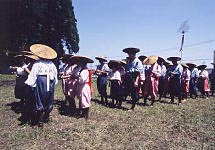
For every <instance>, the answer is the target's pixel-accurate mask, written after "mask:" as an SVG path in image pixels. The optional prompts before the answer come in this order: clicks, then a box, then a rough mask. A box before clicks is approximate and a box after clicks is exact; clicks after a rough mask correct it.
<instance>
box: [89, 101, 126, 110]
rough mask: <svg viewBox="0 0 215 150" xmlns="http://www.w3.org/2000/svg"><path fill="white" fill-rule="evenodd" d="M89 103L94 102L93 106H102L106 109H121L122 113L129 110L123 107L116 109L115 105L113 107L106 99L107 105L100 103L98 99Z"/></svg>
mask: <svg viewBox="0 0 215 150" xmlns="http://www.w3.org/2000/svg"><path fill="white" fill-rule="evenodd" d="M91 101H92V102H94V103H95V104H98V105H102V106H104V107H107V108H112V109H121V110H124V111H127V110H129V109H128V108H126V107H123V106H121V107H116V106H115V105H113V104H112V103H111V102H110V100H109V99H108V104H104V103H102V102H101V100H99V99H91Z"/></svg>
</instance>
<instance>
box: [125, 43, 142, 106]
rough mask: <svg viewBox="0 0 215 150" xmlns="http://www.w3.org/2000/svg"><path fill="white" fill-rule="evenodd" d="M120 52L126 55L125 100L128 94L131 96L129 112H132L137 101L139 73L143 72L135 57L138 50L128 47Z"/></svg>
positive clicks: (139, 62) (140, 63)
mask: <svg viewBox="0 0 215 150" xmlns="http://www.w3.org/2000/svg"><path fill="white" fill-rule="evenodd" d="M122 51H123V52H125V53H127V54H128V57H127V58H126V66H125V71H126V74H125V98H126V97H127V96H128V95H129V94H131V98H132V106H131V110H134V107H135V105H136V102H137V101H138V99H139V87H138V85H139V84H138V83H139V78H140V72H141V71H142V70H143V66H142V62H141V61H140V60H139V59H138V58H137V57H136V53H138V52H139V51H140V49H139V48H133V47H129V48H125V49H123V50H122Z"/></svg>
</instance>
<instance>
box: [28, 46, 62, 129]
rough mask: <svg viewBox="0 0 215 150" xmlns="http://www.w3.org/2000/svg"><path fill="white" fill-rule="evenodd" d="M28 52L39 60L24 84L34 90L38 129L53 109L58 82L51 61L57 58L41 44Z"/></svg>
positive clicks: (50, 49)
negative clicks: (55, 87)
mask: <svg viewBox="0 0 215 150" xmlns="http://www.w3.org/2000/svg"><path fill="white" fill-rule="evenodd" d="M30 50H31V52H32V53H33V54H34V55H36V56H37V57H39V58H40V60H38V61H36V62H35V63H34V65H33V67H32V70H31V72H30V74H29V76H28V79H27V80H26V81H25V83H26V84H27V85H29V86H31V87H33V88H34V97H35V100H36V104H35V111H36V116H37V117H38V121H37V124H38V126H39V127H43V123H44V122H45V121H48V120H49V115H50V112H51V111H52V109H53V103H54V85H55V84H57V82H58V80H57V68H56V66H55V65H54V63H53V62H52V61H51V60H52V59H55V58H56V57H57V53H56V52H55V51H54V50H53V49H52V48H51V47H49V46H46V45H43V44H34V45H32V46H31V47H30Z"/></svg>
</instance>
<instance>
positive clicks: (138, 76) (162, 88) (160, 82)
mask: <svg viewBox="0 0 215 150" xmlns="http://www.w3.org/2000/svg"><path fill="white" fill-rule="evenodd" d="M139 51H140V50H139V49H138V48H126V49H124V50H123V52H125V53H127V54H128V57H127V58H126V59H125V60H122V61H116V60H110V61H109V62H108V61H107V59H105V58H104V57H95V58H96V59H97V60H98V61H99V63H100V65H98V66H97V69H96V71H95V73H96V74H97V76H98V78H97V88H98V91H99V94H100V96H101V102H102V103H103V104H105V105H109V104H108V101H107V98H108V97H107V92H106V88H107V84H108V80H109V81H110V83H111V88H110V97H111V99H112V103H111V104H112V106H115V105H117V107H121V105H122V101H125V100H126V98H127V97H128V96H129V95H130V96H131V99H132V106H131V110H133V109H134V107H135V104H136V102H137V101H138V100H139V99H140V98H141V97H143V99H144V103H143V105H147V98H148V97H149V96H150V97H151V106H153V104H154V102H155V98H156V97H158V100H160V101H161V99H162V97H166V95H167V93H169V94H170V99H171V101H170V103H174V99H175V96H177V97H178V104H180V103H181V102H182V100H184V101H186V99H187V98H188V94H190V98H197V96H198V95H197V89H198V90H199V91H200V92H201V95H200V96H202V97H204V96H206V98H208V97H209V91H210V88H209V75H208V72H207V71H206V70H205V68H206V67H207V66H206V65H199V66H198V67H197V66H196V65H195V64H193V63H186V64H185V63H184V64H180V63H178V62H179V61H180V60H181V58H180V57H169V58H167V60H168V61H170V62H172V64H170V63H168V62H167V61H165V60H164V59H163V58H162V57H158V56H149V57H146V56H139V57H138V58H137V57H136V54H137V53H138V52H139ZM212 64H213V63H212ZM213 65H214V64H213ZM110 70H111V71H110ZM214 76H215V74H214V70H213V71H212V73H211V76H210V79H211V87H212V88H211V91H212V95H213V93H214V88H213V87H214V82H215V80H214ZM115 100H116V104H115V103H114V101H115Z"/></svg>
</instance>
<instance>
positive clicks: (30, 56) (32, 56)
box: [24, 55, 40, 60]
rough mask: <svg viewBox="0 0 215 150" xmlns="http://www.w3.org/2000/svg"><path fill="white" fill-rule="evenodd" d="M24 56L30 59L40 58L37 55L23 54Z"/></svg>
mask: <svg viewBox="0 0 215 150" xmlns="http://www.w3.org/2000/svg"><path fill="white" fill-rule="evenodd" d="M24 56H25V57H28V58H31V59H34V60H39V59H40V58H39V57H37V56H36V55H24Z"/></svg>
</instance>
